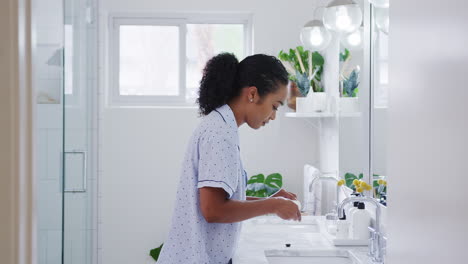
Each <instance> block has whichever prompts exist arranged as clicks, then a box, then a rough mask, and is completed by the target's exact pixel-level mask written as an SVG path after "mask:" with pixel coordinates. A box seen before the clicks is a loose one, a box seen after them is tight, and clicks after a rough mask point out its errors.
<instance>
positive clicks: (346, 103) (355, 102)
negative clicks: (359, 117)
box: [340, 97, 359, 113]
mask: <svg viewBox="0 0 468 264" xmlns="http://www.w3.org/2000/svg"><path fill="white" fill-rule="evenodd" d="M340 112H342V113H357V112H359V98H358V97H341V98H340Z"/></svg>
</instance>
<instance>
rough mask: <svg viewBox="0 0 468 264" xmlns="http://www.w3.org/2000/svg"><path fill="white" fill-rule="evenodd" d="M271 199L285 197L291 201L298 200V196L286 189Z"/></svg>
mask: <svg viewBox="0 0 468 264" xmlns="http://www.w3.org/2000/svg"><path fill="white" fill-rule="evenodd" d="M271 197H284V198H287V199H289V200H297V195H295V194H294V193H292V192H288V191H286V190H285V189H281V190H279V192H277V193H276V194H275V195H273V196H271Z"/></svg>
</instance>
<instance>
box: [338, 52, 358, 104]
mask: <svg viewBox="0 0 468 264" xmlns="http://www.w3.org/2000/svg"><path fill="white" fill-rule="evenodd" d="M350 59H351V54H350V52H349V50H348V49H345V50H344V52H343V53H340V61H341V62H343V65H342V68H341V73H340V112H344V113H356V112H359V99H358V96H357V95H358V92H359V74H360V67H359V66H356V67H355V68H354V69H352V70H351V72H350V73H349V74H346V69H347V65H348V63H349V61H350Z"/></svg>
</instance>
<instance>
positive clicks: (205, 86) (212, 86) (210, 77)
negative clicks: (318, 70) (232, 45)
mask: <svg viewBox="0 0 468 264" xmlns="http://www.w3.org/2000/svg"><path fill="white" fill-rule="evenodd" d="M287 83H288V73H287V71H286V69H285V68H284V66H283V64H282V63H281V62H280V61H279V60H278V59H277V58H275V57H273V56H269V55H265V54H256V55H252V56H249V57H247V58H245V59H244V60H242V61H241V62H240V63H239V61H238V60H237V58H236V56H234V54H231V53H221V54H218V55H216V56H214V57H213V58H211V59H210V60H209V61H208V62H207V63H206V66H205V68H204V70H203V77H202V80H201V82H200V91H199V97H198V99H197V103H198V105H199V106H200V114H201V115H208V114H209V113H211V111H213V110H214V109H216V108H218V107H220V106H222V105H224V104H226V103H228V102H229V101H230V100H231V99H233V98H235V97H237V96H239V95H240V91H241V89H242V88H244V87H248V86H255V87H257V90H258V93H259V95H260V97H263V96H265V95H266V94H268V93H272V92H276V91H277V90H278V89H279V87H280V86H279V84H282V85H286V84H287Z"/></svg>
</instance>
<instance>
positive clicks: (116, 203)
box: [99, 0, 325, 263]
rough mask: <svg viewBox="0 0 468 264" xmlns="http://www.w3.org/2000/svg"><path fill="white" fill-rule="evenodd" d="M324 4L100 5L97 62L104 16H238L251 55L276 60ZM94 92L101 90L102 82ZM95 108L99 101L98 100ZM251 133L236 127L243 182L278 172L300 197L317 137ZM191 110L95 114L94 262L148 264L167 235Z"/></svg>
mask: <svg viewBox="0 0 468 264" xmlns="http://www.w3.org/2000/svg"><path fill="white" fill-rule="evenodd" d="M318 3H321V5H324V4H325V1H305V0H301V1H294V2H290V3H284V2H278V1H266V0H262V1H247V0H240V1H215V0H204V1H181V0H176V1H149V0H136V1H131V2H129V1H123V0H122V1H115V0H112V1H111V0H103V1H101V3H100V15H101V21H102V24H101V27H100V29H101V30H102V31H101V34H100V38H101V39H100V45H101V46H100V56H101V57H100V60H101V67H107V65H106V64H104V63H103V62H105V60H104V59H105V58H104V57H103V56H104V51H105V41H106V39H105V38H103V37H104V36H105V35H104V33H105V32H104V30H105V29H106V28H107V26H106V24H105V22H106V21H107V15H108V14H109V13H112V12H132V11H138V12H165V11H166V12H173V11H175V12H177V11H188V12H197V11H222V12H231V11H240V12H249V13H253V15H254V32H255V33H254V53H268V54H271V55H277V54H278V52H279V50H281V49H289V48H290V47H294V46H296V45H299V44H300V41H299V32H300V29H301V27H302V26H303V24H305V22H307V21H308V20H310V19H311V18H312V11H313V7H314V6H317V5H318ZM100 76H104V72H102V71H101V72H100ZM100 84H101V85H102V86H101V87H100V89H101V90H102V91H104V88H106V87H104V85H103V84H104V80H101V82H100ZM101 102H102V101H101ZM283 111H284V109H283V110H282V111H280V113H279V114H278V117H277V120H275V121H274V122H271V123H270V125H269V126H268V127H266V128H263V129H261V130H259V131H254V130H251V129H249V128H247V127H241V128H240V137H241V153H242V158H243V161H244V165H245V167H246V170H247V172H248V173H249V175H253V174H257V173H273V172H280V173H282V174H283V176H284V183H285V188H286V189H290V190H291V191H293V192H296V193H298V194H299V195H300V196H301V197H302V181H303V179H302V170H303V165H304V164H305V163H309V164H313V165H318V164H319V160H318V151H319V149H318V142H317V136H318V134H317V130H315V129H314V128H311V127H310V126H308V125H307V123H306V122H305V121H304V120H300V119H299V120H295V119H288V118H285V117H284V112H283ZM196 117H197V110H196V109H170V108H169V109H168V108H107V107H105V106H104V108H103V115H102V118H103V125H102V131H101V138H102V155H101V158H102V171H101V174H100V176H99V177H100V182H99V186H100V193H99V195H100V211H101V215H100V223H101V224H100V227H99V228H100V239H99V248H100V252H101V254H100V255H101V263H136V262H139V263H152V262H151V260H150V259H149V256H147V255H148V252H149V250H150V249H151V248H154V247H157V246H159V244H160V243H161V242H163V241H164V239H165V238H166V236H167V232H168V227H169V224H170V217H171V214H172V207H173V204H174V203H173V201H174V199H175V190H176V186H177V183H178V179H179V170H180V165H181V161H182V158H183V154H184V151H185V145H186V143H187V141H188V139H189V137H190V135H191V133H192V131H193V129H194V128H195V126H196V125H197V123H198V122H199V120H198V119H197V118H196Z"/></svg>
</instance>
